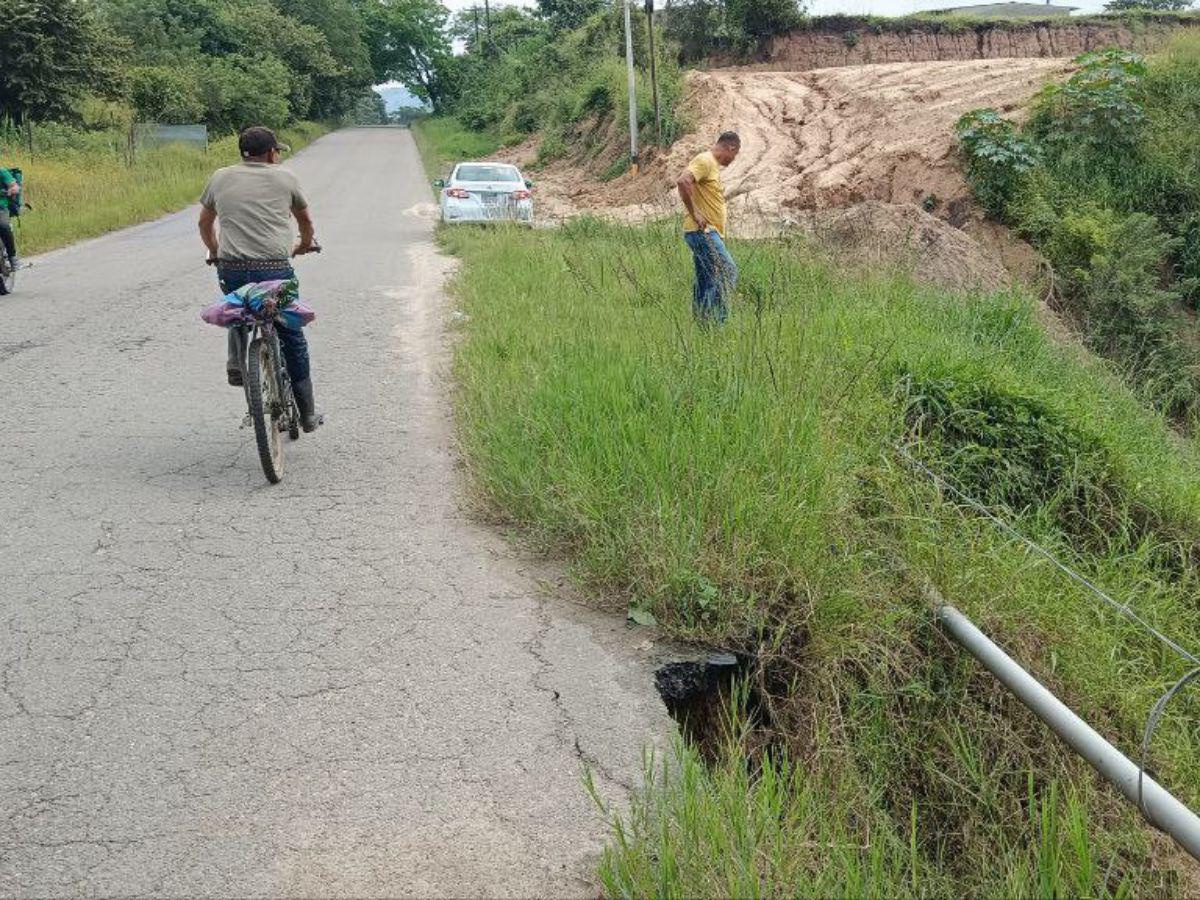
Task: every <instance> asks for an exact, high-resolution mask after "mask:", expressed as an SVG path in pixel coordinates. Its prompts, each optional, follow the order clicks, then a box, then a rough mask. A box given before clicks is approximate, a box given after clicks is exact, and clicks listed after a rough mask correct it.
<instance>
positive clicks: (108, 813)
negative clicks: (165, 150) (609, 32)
mask: <svg viewBox="0 0 1200 900" xmlns="http://www.w3.org/2000/svg"><path fill="white" fill-rule="evenodd" d="M292 165H294V168H295V170H296V172H297V173H298V174H299V175H300V177H301V179H302V181H303V182H304V183H305V185H306V187H307V188H308V190H309V194H310V197H311V199H312V202H313V208H314V212H315V215H316V219H317V223H318V234H319V235H320V237H321V240H322V242H323V243H324V244H325V247H326V253H325V254H324V255H323V256H321V257H318V258H309V259H306V260H304V261H302V263H301V275H302V278H303V282H304V285H305V293H306V295H307V296H308V297H310V299H311V300H312V301H313V302H314V305H315V306H316V307H317V309H318V311H319V312H320V314H321V318H320V320H319V321H318V323H317V324H316V325H315V326H314V328H313V330H312V331H311V332H310V340H311V341H312V344H313V355H314V362H315V373H316V376H315V377H316V382H317V396H318V400H319V402H320V404H321V405H322V406H323V407H324V409H325V411H326V412H327V413H328V416H329V420H330V424H329V425H328V426H327V427H326V428H325V429H323V430H322V431H321V432H319V433H318V434H316V435H314V436H311V437H305V438H304V439H303V440H301V441H300V442H299V444H298V445H295V446H290V447H289V448H288V453H289V455H288V471H287V474H286V478H285V481H284V483H283V484H281V485H279V486H277V487H270V486H268V485H267V484H266V483H265V481H264V479H263V477H262V473H261V471H260V470H259V467H258V462H257V458H256V456H255V453H254V450H253V439H252V435H251V432H249V431H239V429H238V426H239V424H240V420H241V417H242V400H241V396H240V394H239V393H238V392H236V391H235V390H233V389H231V388H229V387H227V386H224V385H223V383H222V382H223V378H224V374H223V368H222V367H223V358H222V352H223V340H224V335H223V334H221V333H220V332H219V331H217V330H216V329H213V328H210V327H209V326H206V325H203V324H202V323H200V322H199V320H198V318H197V313H198V311H199V310H200V308H201V306H202V305H203V304H204V303H205V302H207V301H209V300H210V299H211V298H212V297H213V296H214V285H213V281H212V275H211V273H210V272H209V271H207V270H206V269H205V268H204V266H203V265H200V260H201V252H200V247H199V244H198V242H197V239H196V237H195V226H194V221H195V210H188V211H186V212H185V213H181V214H179V215H176V216H171V217H169V218H166V219H163V220H161V221H158V222H155V223H152V224H150V225H146V226H141V227H138V228H134V229H130V230H128V231H124V232H121V233H118V234H115V235H112V236H110V237H107V238H104V239H101V240H97V241H92V242H89V243H86V244H83V245H80V246H77V247H74V248H71V249H68V250H65V251H59V252H57V253H53V254H48V255H46V256H44V257H42V258H40V259H38V260H37V261H36V266H35V268H34V269H32V270H31V271H30V272H27V273H24V277H23V278H22V283H21V285H20V291H19V293H18V294H17V295H15V296H14V297H12V298H6V299H4V300H2V301H0V315H2V316H3V322H4V324H3V326H2V327H3V330H2V331H0V398H2V399H3V413H2V416H0V419H2V421H3V423H4V424H3V427H2V428H0V895H3V896H9V895H21V896H35V895H37V896H45V895H64V894H89V895H124V896H128V895H147V894H153V895H160V896H199V895H205V896H253V895H271V896H279V895H292V896H296V895H304V896H327V895H341V896H351V895H353V896H368V895H375V896H379V895H387V896H395V895H402V894H416V895H431V894H442V895H447V894H452V895H458V896H465V895H479V894H489V895H500V894H507V895H515V894H520V895H527V896H528V895H535V894H536V895H549V894H554V895H564V894H587V893H591V894H592V895H594V894H595V886H594V884H589V883H588V879H589V878H590V877H591V870H592V867H593V862H594V858H595V854H596V853H597V852H598V849H599V847H600V846H601V841H602V839H603V829H602V826H601V824H600V823H599V822H598V820H597V817H596V815H595V813H594V811H593V809H592V807H591V806H590V803H589V801H588V800H587V798H586V796H585V795H584V792H583V790H582V788H581V782H580V777H581V771H582V768H583V765H584V760H588V761H590V762H592V763H593V764H594V765H596V766H598V767H599V768H600V770H601V772H602V774H603V775H604V779H603V783H604V784H605V785H607V789H608V790H609V791H610V793H613V794H616V795H619V794H620V793H621V787H620V785H628V784H630V783H632V782H633V781H634V780H635V779H636V777H637V772H638V770H639V768H640V752H641V748H642V747H643V745H644V744H645V743H646V742H648V741H657V740H661V737H662V735H664V734H666V733H667V730H668V723H667V722H666V721H665V719H664V714H663V712H662V711H661V709H660V708H659V703H658V700H657V698H656V697H655V696H654V693H653V687H652V679H651V667H652V660H651V659H650V658H649V656H650V654H651V653H652V652H653V651H646V650H639V649H637V648H635V647H634V646H633V645H634V644H635V643H636V642H638V641H640V640H642V638H641V637H640V636H631V635H628V634H626V633H625V632H624V628H623V626H622V625H621V624H620V623H619V621H618V620H616V619H614V618H612V617H606V616H602V615H599V614H595V613H589V612H588V611H586V610H584V609H582V608H580V607H579V606H578V605H576V604H573V603H572V602H571V601H570V599H569V598H568V597H567V592H566V589H565V588H563V587H562V586H561V585H560V584H559V583H558V580H557V579H556V577H555V575H554V573H553V572H552V571H550V570H547V569H546V568H545V567H543V566H541V565H540V564H537V563H535V562H532V561H529V560H525V559H523V558H522V557H521V556H520V555H519V554H518V553H516V552H515V551H513V550H511V549H510V548H509V547H508V545H507V544H506V543H505V542H504V541H503V540H501V539H500V538H499V537H497V536H496V535H495V534H493V533H492V532H490V531H489V530H488V529H486V528H484V527H481V526H479V525H476V524H474V523H473V522H472V520H471V519H470V517H469V516H468V515H466V514H465V513H464V512H463V511H462V508H461V489H462V484H461V478H460V476H459V473H458V470H457V468H456V461H455V456H454V451H453V446H452V437H451V425H450V421H449V417H448V401H447V393H448V391H447V385H446V383H445V378H444V377H443V376H444V372H445V364H446V350H447V342H448V335H447V332H446V330H445V327H444V320H445V317H446V312H447V301H446V299H445V298H444V296H443V295H442V293H441V285H442V282H443V280H444V277H445V275H446V273H447V271H448V268H449V263H448V262H447V261H446V260H444V259H442V258H441V257H439V256H438V255H437V254H436V251H435V249H434V247H433V245H432V243H431V234H432V226H431V224H430V221H429V220H428V218H423V217H421V216H420V215H417V214H415V213H414V211H413V210H414V208H416V209H419V208H420V205H421V204H427V203H428V201H429V195H428V191H427V189H426V187H425V180H424V177H423V175H422V174H421V169H420V165H419V162H418V160H417V156H416V152H415V150H414V147H413V144H412V141H411V139H410V137H409V135H408V134H407V132H397V131H385V130H379V131H371V130H364V131H343V132H339V133H336V134H334V135H331V136H329V137H327V138H325V139H324V140H322V141H320V142H319V143H318V144H317V145H315V146H314V147H312V148H310V149H309V150H308V151H306V152H305V153H303V154H301V155H300V156H299V157H298V158H297V159H296V160H295V161H294V162H293V163H292ZM547 584H549V585H551V588H550V589H547Z"/></svg>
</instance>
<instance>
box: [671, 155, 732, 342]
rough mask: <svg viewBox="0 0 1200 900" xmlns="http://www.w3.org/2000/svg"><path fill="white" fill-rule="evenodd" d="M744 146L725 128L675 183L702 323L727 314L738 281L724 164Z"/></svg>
mask: <svg viewBox="0 0 1200 900" xmlns="http://www.w3.org/2000/svg"><path fill="white" fill-rule="evenodd" d="M741 149H742V139H741V138H740V137H738V135H737V134H736V133H734V132H732V131H726V132H725V133H724V134H722V135H721V136H720V137H719V138H717V142H716V143H715V144H714V145H713V147H712V149H711V150H706V151H705V152H704V153H701V154H699V155H698V156H696V157H695V158H694V159H693V160H692V161H691V162H690V163H688V167H687V168H686V169H685V170H684V172H683V174H682V175H680V176H679V180H678V182H676V187H677V188H678V189H679V196H680V198H681V199H682V200H683V206H684V208H685V210H686V211H687V213H686V215H685V216H684V220H683V239H684V241H686V242H687V245H688V247H689V248H690V249H691V251H692V255H693V257H694V258H695V262H696V284H695V287H694V288H693V290H692V310H693V312H694V313H695V315H696V319H697V320H698V321H700V322H701V323H708V322H711V321H716V322H717V323H718V324H719V323H722V322H724V321H725V320H726V319H727V318H728V317H729V299H730V297H731V296H732V294H733V289H734V287H736V285H737V278H738V267H737V263H736V262H734V260H733V257H732V256H730V255H729V250H728V248H726V246H725V228H726V209H725V189H724V187H723V186H722V185H721V169H724V168H726V167H727V166H729V165H730V163H732V162H733V161H734V160H735V159H737V155H738V153H739V152H740V151H741Z"/></svg>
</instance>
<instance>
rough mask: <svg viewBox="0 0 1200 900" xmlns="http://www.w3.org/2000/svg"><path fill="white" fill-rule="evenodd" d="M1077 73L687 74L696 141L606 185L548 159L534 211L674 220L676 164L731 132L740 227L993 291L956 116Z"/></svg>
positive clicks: (730, 186)
mask: <svg viewBox="0 0 1200 900" xmlns="http://www.w3.org/2000/svg"><path fill="white" fill-rule="evenodd" d="M1069 69H1070V62H1069V61H1068V60H1063V59H985V60H970V61H964V62H924V63H889V64H883V65H864V66H852V67H845V68H835V69H821V70H815V71H810V72H768V71H755V70H751V69H722V70H715V71H710V72H693V73H691V74H689V76H688V91H687V96H686V99H685V108H686V109H687V111H688V113H689V114H690V116H691V117H692V119H693V120H694V121H695V122H696V123H697V127H696V129H695V132H694V133H693V134H692V135H690V136H689V137H687V138H685V139H683V140H681V141H679V142H678V143H677V144H676V145H675V146H674V147H672V148H671V150H670V151H669V152H667V153H666V154H663V155H660V156H655V157H651V158H649V159H648V160H647V161H646V163H645V165H644V166H643V167H642V170H641V172H640V173H639V174H638V175H636V176H634V175H632V174H626V175H623V176H621V177H619V178H617V179H615V180H612V181H609V182H605V181H602V180H601V179H600V178H599V176H598V174H597V173H596V172H594V171H588V170H587V169H586V167H581V166H580V165H579V164H572V163H569V162H568V163H558V164H554V165H552V166H550V167H549V168H548V169H546V170H545V171H544V172H543V173H542V174H541V175H540V176H539V183H538V203H539V209H540V214H541V215H543V216H545V217H547V218H550V219H559V218H564V217H569V216H572V215H576V214H578V213H580V212H593V213H599V214H602V215H605V216H608V217H612V218H615V219H618V220H621V221H645V220H648V219H653V218H658V217H661V216H666V215H672V214H674V213H675V211H676V210H677V208H678V201H677V199H676V197H675V194H674V181H675V179H676V177H678V174H679V172H680V171H681V170H682V169H683V168H684V166H685V165H686V164H687V161H688V160H689V159H690V158H691V157H692V156H693V155H694V154H695V153H697V152H699V151H700V150H702V149H704V148H705V147H706V146H707V145H708V144H709V143H710V142H711V141H712V139H713V137H714V136H715V135H716V134H718V133H719V132H721V131H723V130H727V129H732V130H736V131H738V132H739V133H740V134H741V135H742V139H743V149H742V154H741V156H740V157H739V158H738V159H737V161H736V162H735V163H734V164H733V165H732V166H731V167H730V168H729V169H728V170H727V171H726V173H725V177H724V180H725V187H726V191H727V193H728V195H729V198H730V215H731V228H732V230H733V232H734V233H735V234H739V235H742V236H755V235H761V234H763V233H764V232H768V233H769V232H771V231H775V230H778V229H779V228H781V227H789V226H799V227H801V228H803V229H805V230H808V231H810V232H812V233H814V234H817V235H818V236H820V235H825V234H830V233H833V234H835V235H836V234H837V233H839V232H842V233H851V234H855V235H860V236H861V233H862V232H863V230H864V229H867V230H874V231H876V232H877V233H878V235H879V237H880V238H881V241H879V242H877V243H882V244H883V245H884V246H895V247H899V248H900V249H902V250H903V251H904V253H905V254H910V255H911V254H915V255H917V256H918V257H925V256H928V255H930V254H942V258H941V260H940V265H942V266H943V267H947V266H952V267H953V268H954V269H955V271H962V270H968V274H969V278H968V279H967V280H971V281H975V282H978V283H981V284H985V285H991V284H993V283H995V282H996V281H997V280H998V279H999V280H1003V278H1004V276H1003V272H1004V270H1003V269H1002V268H1001V267H1000V265H999V262H998V261H993V260H998V257H999V254H998V253H996V252H995V251H994V248H991V247H988V248H981V247H980V245H979V244H978V243H977V242H976V241H975V240H974V239H973V238H970V237H968V236H967V235H966V234H965V233H964V232H963V231H961V230H960V229H961V228H962V227H964V226H970V225H972V223H973V220H977V219H978V214H977V212H976V210H975V209H974V206H973V204H972V202H971V194H970V189H969V188H968V186H967V184H966V182H965V180H964V178H963V173H962V167H961V163H960V160H959V157H958V152H957V149H956V143H955V138H954V123H955V122H956V121H957V120H958V119H959V117H960V116H962V115H963V113H965V112H967V111H969V110H972V109H976V108H979V107H983V106H990V107H995V108H997V109H999V110H1001V111H1002V112H1005V113H1010V114H1011V113H1014V112H1016V111H1019V109H1020V108H1021V107H1022V106H1023V105H1025V104H1026V103H1027V102H1028V101H1029V99H1030V98H1031V97H1032V96H1033V95H1034V94H1035V93H1036V92H1037V91H1038V90H1039V89H1040V88H1041V87H1042V86H1043V85H1044V84H1045V83H1046V82H1047V81H1049V80H1051V79H1055V78H1060V77H1062V76H1063V75H1064V74H1065V73H1067V72H1068V71H1069ZM526 149H529V148H526ZM614 152H619V151H616V150H615V148H614ZM515 155H517V156H518V157H519V156H520V155H521V154H520V152H517V153H516V154H515ZM612 156H613V154H609V155H607V157H606V160H609V161H610V160H611V159H612ZM867 201H875V202H873V203H872V204H871V206H870V207H867V208H865V210H863V211H860V212H859V213H857V214H856V215H854V216H853V217H851V221H848V220H847V216H846V213H845V209H846V208H847V207H853V206H856V205H858V204H862V203H865V202H867ZM897 205H900V206H904V207H907V208H904V209H897V208H895V207H896V206H897ZM914 206H915V207H916V208H913V207H914ZM930 211H931V212H932V213H933V215H929V214H928V212H930ZM864 216H866V218H864ZM973 230H974V231H975V233H976V234H980V233H982V232H981V231H980V230H979V229H973ZM856 242H857V243H861V240H858V239H857V238H856ZM943 251H944V252H943ZM932 280H935V281H939V282H940V279H938V278H937V277H934V278H933V279H932ZM953 281H954V279H952V282H953ZM953 286H958V285H957V283H955V284H954V285H953Z"/></svg>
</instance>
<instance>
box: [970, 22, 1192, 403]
mask: <svg viewBox="0 0 1200 900" xmlns="http://www.w3.org/2000/svg"><path fill="white" fill-rule="evenodd" d="M1078 64H1079V69H1078V71H1077V72H1076V73H1075V74H1074V75H1072V76H1071V78H1070V79H1069V80H1068V81H1067V82H1066V83H1065V84H1062V85H1052V86H1050V87H1048V88H1047V89H1046V90H1045V91H1043V93H1042V94H1041V95H1040V96H1039V98H1038V99H1037V101H1036V103H1035V107H1034V113H1033V115H1032V117H1031V118H1030V120H1029V121H1028V123H1027V124H1026V125H1024V126H1023V127H1022V128H1020V129H1018V128H1017V127H1016V126H1015V125H1013V124H1012V123H1011V122H1008V121H1006V120H1004V119H1002V118H1001V117H1000V116H999V115H998V114H997V113H996V112H995V111H993V110H981V111H977V112H974V113H971V114H969V115H968V116H965V117H964V118H963V119H962V120H961V121H960V122H959V125H958V134H959V137H960V140H961V143H962V146H963V149H964V151H965V153H966V157H967V166H968V177H969V179H970V181H971V184H972V186H973V187H974V189H975V191H976V194H977V195H978V197H979V199H980V201H981V202H982V204H983V205H984V206H985V207H986V208H987V209H988V211H989V212H991V213H992V214H993V215H995V216H997V217H998V218H1000V219H1001V220H1003V221H1005V222H1007V223H1009V224H1011V225H1012V226H1013V227H1015V228H1016V229H1017V230H1018V231H1019V232H1020V233H1022V234H1023V235H1024V236H1026V237H1028V238H1029V239H1030V240H1032V241H1033V243H1034V244H1035V245H1036V246H1037V247H1038V248H1039V249H1040V250H1041V251H1042V252H1043V254H1045V256H1046V257H1047V259H1048V260H1049V261H1050V263H1051V264H1052V266H1053V267H1054V271H1055V279H1056V283H1055V288H1056V291H1057V296H1058V302H1059V303H1060V305H1061V307H1062V308H1063V309H1064V310H1065V311H1066V312H1068V313H1069V314H1070V315H1071V316H1072V318H1074V319H1075V321H1077V322H1078V323H1079V324H1080V326H1081V330H1082V332H1083V334H1084V336H1085V338H1086V340H1087V342H1088V344H1089V346H1090V347H1092V348H1093V349H1094V350H1096V351H1098V352H1100V353H1101V354H1103V355H1105V356H1107V357H1108V358H1110V359H1112V360H1113V361H1114V362H1116V363H1117V364H1118V365H1119V366H1120V367H1121V368H1122V369H1123V370H1124V371H1125V372H1126V373H1127V374H1128V376H1129V378H1130V379H1131V381H1132V382H1133V383H1135V384H1136V385H1138V387H1139V389H1140V391H1141V393H1142V395H1143V396H1144V397H1145V398H1146V399H1148V400H1149V401H1150V402H1152V403H1153V404H1155V405H1156V406H1158V407H1159V408H1160V409H1162V410H1163V411H1164V412H1165V413H1167V414H1168V415H1169V416H1171V417H1172V418H1174V419H1176V420H1179V421H1183V422H1188V423H1192V422H1194V420H1195V418H1196V416H1197V414H1198V413H1200V377H1198V375H1197V364H1198V363H1200V355H1198V354H1197V352H1196V349H1195V344H1194V342H1192V341H1191V340H1190V339H1189V338H1188V337H1187V336H1186V332H1187V331H1190V330H1191V327H1192V326H1191V325H1190V320H1189V319H1188V318H1187V314H1186V313H1185V310H1184V305H1185V304H1186V306H1189V307H1192V308H1194V307H1195V306H1196V304H1197V302H1198V301H1200V153H1198V152H1197V149H1196V142H1195V141H1194V140H1193V138H1192V136H1193V135H1194V134H1196V129H1197V128H1200V38H1198V37H1197V36H1194V35H1182V36H1180V37H1178V38H1177V39H1176V40H1175V41H1174V43H1172V44H1171V45H1170V46H1169V47H1168V48H1167V49H1166V50H1165V51H1163V52H1162V53H1160V54H1158V55H1156V56H1154V57H1153V58H1151V59H1150V60H1149V61H1146V60H1143V59H1142V58H1141V57H1139V56H1137V55H1136V54H1132V53H1127V52H1124V51H1116V50H1113V51H1105V52H1100V53H1090V54H1087V55H1085V56H1083V57H1080V59H1079V60H1078ZM1181 301H1182V302H1181Z"/></svg>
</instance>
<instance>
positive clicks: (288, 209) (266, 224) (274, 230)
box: [200, 162, 308, 259]
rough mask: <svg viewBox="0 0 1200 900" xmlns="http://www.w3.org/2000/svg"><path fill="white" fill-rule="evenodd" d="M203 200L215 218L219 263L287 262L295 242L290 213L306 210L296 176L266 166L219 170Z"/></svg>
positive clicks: (254, 164)
mask: <svg viewBox="0 0 1200 900" xmlns="http://www.w3.org/2000/svg"><path fill="white" fill-rule="evenodd" d="M200 202H201V203H202V204H203V205H204V206H205V207H207V208H208V209H211V210H213V211H214V212H215V213H216V214H217V224H218V226H219V229H220V231H219V234H218V238H217V255H218V256H220V257H221V259H287V258H288V257H289V256H291V255H292V240H293V238H294V233H293V231H292V215H291V214H292V210H298V209H304V208H305V207H306V206H308V201H307V200H305V199H304V194H303V193H301V191H300V182H299V181H297V180H296V176H295V175H293V174H292V173H291V172H290V171H288V170H287V169H285V168H283V167H282V166H276V165H271V164H270V163H263V162H243V163H239V164H238V165H236V166H226V167H225V168H224V169H217V171H215V172H214V173H213V175H212V178H210V179H209V180H208V185H207V186H206V187H205V188H204V193H203V194H202V195H201V196H200Z"/></svg>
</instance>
